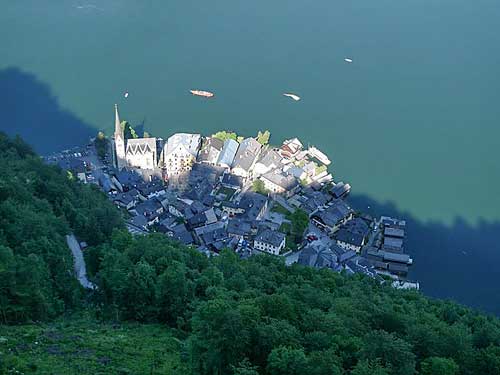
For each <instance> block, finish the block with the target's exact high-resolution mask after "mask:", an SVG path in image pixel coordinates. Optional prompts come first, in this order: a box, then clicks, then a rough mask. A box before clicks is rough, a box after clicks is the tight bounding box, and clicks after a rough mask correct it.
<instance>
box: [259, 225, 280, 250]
mask: <svg viewBox="0 0 500 375" xmlns="http://www.w3.org/2000/svg"><path fill="white" fill-rule="evenodd" d="M285 238H286V235H285V234H284V233H281V232H276V231H272V230H270V229H265V230H263V231H262V232H261V233H259V234H258V235H257V237H255V241H259V242H264V243H267V244H270V245H272V246H274V247H279V246H280V245H281V244H282V243H283V240H284V239H285Z"/></svg>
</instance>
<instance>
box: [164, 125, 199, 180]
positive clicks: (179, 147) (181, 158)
mask: <svg viewBox="0 0 500 375" xmlns="http://www.w3.org/2000/svg"><path fill="white" fill-rule="evenodd" d="M200 141H201V135H200V134H189V133H177V134H174V135H172V136H171V137H169V138H168V140H167V144H166V145H165V147H164V149H163V150H164V152H163V164H164V166H165V167H166V169H167V173H168V175H169V176H171V175H177V174H181V173H184V172H189V171H190V170H191V168H192V166H193V164H194V162H195V161H196V157H197V155H198V149H199V147H200Z"/></svg>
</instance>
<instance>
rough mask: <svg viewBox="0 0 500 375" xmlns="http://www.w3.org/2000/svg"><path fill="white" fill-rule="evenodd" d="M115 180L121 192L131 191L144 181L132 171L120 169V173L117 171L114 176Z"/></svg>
mask: <svg viewBox="0 0 500 375" xmlns="http://www.w3.org/2000/svg"><path fill="white" fill-rule="evenodd" d="M115 178H116V181H117V182H118V184H119V186H118V188H119V189H120V190H121V191H127V190H129V189H132V188H134V187H136V186H137V185H139V184H140V183H142V182H143V181H144V180H143V179H142V177H141V175H139V174H138V173H137V172H135V171H133V170H128V169H122V170H121V171H119V172H118V173H117V174H116V176H115Z"/></svg>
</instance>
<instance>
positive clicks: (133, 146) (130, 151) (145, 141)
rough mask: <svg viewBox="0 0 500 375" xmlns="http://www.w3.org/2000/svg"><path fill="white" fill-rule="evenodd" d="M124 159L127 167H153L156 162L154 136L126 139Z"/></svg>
mask: <svg viewBox="0 0 500 375" xmlns="http://www.w3.org/2000/svg"><path fill="white" fill-rule="evenodd" d="M125 159H126V160H127V165H128V166H129V167H135V168H141V169H154V168H156V166H157V164H158V158H157V151H156V138H136V139H129V140H127V148H126V150H125Z"/></svg>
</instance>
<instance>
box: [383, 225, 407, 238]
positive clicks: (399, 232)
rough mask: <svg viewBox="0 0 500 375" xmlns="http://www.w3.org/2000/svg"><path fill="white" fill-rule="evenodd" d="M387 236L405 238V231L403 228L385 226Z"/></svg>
mask: <svg viewBox="0 0 500 375" xmlns="http://www.w3.org/2000/svg"><path fill="white" fill-rule="evenodd" d="M384 236H385V237H394V238H404V236H405V231H404V229H401V228H392V227H384Z"/></svg>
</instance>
